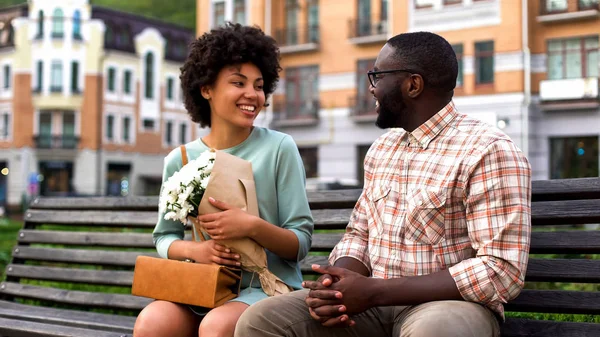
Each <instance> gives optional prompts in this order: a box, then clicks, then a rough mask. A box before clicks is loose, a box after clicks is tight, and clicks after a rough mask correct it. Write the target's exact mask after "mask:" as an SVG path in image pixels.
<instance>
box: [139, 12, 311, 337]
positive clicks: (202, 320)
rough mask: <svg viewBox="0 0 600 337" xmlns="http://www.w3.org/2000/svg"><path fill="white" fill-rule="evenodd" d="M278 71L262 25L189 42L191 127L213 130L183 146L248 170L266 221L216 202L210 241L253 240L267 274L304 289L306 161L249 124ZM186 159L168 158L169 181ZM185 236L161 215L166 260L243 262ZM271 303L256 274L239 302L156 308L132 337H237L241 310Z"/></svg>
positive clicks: (184, 71) (186, 78)
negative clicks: (205, 308)
mask: <svg viewBox="0 0 600 337" xmlns="http://www.w3.org/2000/svg"><path fill="white" fill-rule="evenodd" d="M280 70H281V67H280V65H279V50H278V48H277V46H276V43H275V40H273V39H272V38H271V37H268V36H266V35H265V34H264V33H263V32H262V31H261V30H260V29H258V28H254V27H246V26H241V25H239V24H236V25H233V24H228V25H226V26H224V27H221V28H217V29H213V30H212V31H211V32H210V33H206V34H204V35H202V36H201V37H200V38H199V39H198V40H196V41H195V42H193V43H192V44H191V46H190V53H189V56H188V58H187V60H186V62H185V64H184V66H183V67H182V68H181V77H180V78H181V86H182V88H183V91H184V100H185V106H186V109H187V110H188V112H189V114H190V116H191V117H192V120H193V121H194V122H196V123H199V124H200V125H201V126H202V127H205V126H209V127H210V133H209V134H208V135H206V136H205V137H203V138H201V139H197V140H196V141H193V142H191V143H188V144H186V145H185V147H186V152H187V155H188V158H189V159H190V160H193V159H195V158H197V157H198V156H199V155H200V154H201V153H202V152H204V151H207V150H208V149H209V148H215V149H217V150H222V151H225V152H228V153H230V154H233V155H235V156H238V157H240V158H242V159H245V160H248V161H250V162H251V163H252V169H253V171H254V179H255V183H256V194H257V198H258V206H259V213H260V218H258V217H255V216H252V215H249V214H248V213H246V212H244V211H242V210H240V209H236V208H231V207H230V206H229V205H226V204H224V203H223V202H221V201H219V200H216V201H211V203H213V205H215V206H216V207H218V208H220V209H222V210H223V212H219V213H214V214H208V215H203V216H200V217H199V221H200V223H201V225H202V226H203V227H204V228H205V229H206V231H207V232H208V233H209V234H210V235H211V237H212V238H214V239H237V238H243V237H249V238H252V239H254V240H255V241H256V242H258V243H259V244H260V245H261V246H263V247H265V248H266V251H267V260H268V267H269V269H270V270H271V271H272V272H273V273H274V274H275V275H277V276H278V277H279V278H280V279H282V280H283V281H284V282H285V283H286V284H288V285H289V286H291V287H292V288H294V289H300V288H301V282H302V275H301V273H300V267H299V264H298V261H300V260H302V259H303V258H304V257H305V256H306V254H307V253H308V250H309V248H310V245H311V235H312V230H313V220H312V216H311V213H310V209H309V206H308V200H307V197H306V191H305V185H304V184H305V172H304V166H303V164H302V159H301V158H300V155H299V152H298V148H297V147H296V145H295V143H294V141H293V140H292V138H291V137H290V136H288V135H286V134H283V133H280V132H276V131H271V130H268V129H265V128H259V127H255V126H253V123H254V119H255V118H256V116H257V115H258V114H259V113H260V111H261V109H262V108H263V107H265V102H266V99H267V98H268V96H269V95H271V94H272V93H273V91H274V90H275V87H276V84H277V81H278V79H279V75H278V72H279V71H280ZM181 160H182V158H181V151H180V149H178V148H177V149H175V150H173V151H172V152H171V153H170V154H169V155H168V156H167V157H166V158H165V166H164V172H163V182H164V181H166V180H167V179H168V178H169V177H170V176H171V175H173V173H174V172H176V171H178V170H179V169H180V168H181V166H182V164H181ZM183 236H184V231H183V226H182V225H181V223H179V222H175V221H167V220H164V219H163V214H160V215H159V220H158V223H157V225H156V228H155V229H154V242H155V245H156V247H157V250H158V253H159V255H161V256H162V257H165V258H169V259H176V260H184V259H192V260H194V261H196V262H199V263H217V264H222V265H229V266H237V265H238V263H239V262H238V258H239V256H236V255H235V252H229V251H227V250H226V249H225V248H224V247H223V246H220V245H219V244H217V243H216V242H215V241H213V240H207V241H204V242H192V241H184V240H183ZM250 283H252V284H250ZM266 297H267V295H266V294H265V293H264V292H263V291H262V289H261V288H260V282H259V280H258V277H256V278H252V277H251V274H244V275H243V276H242V291H241V292H240V295H239V296H238V297H237V298H236V299H234V300H231V301H230V302H227V303H225V304H224V305H222V306H220V307H217V308H215V309H212V310H210V311H209V312H208V313H205V312H199V310H198V308H191V307H189V306H186V305H180V304H176V303H171V302H167V301H154V302H152V303H151V304H149V305H148V306H147V307H146V308H145V309H144V310H143V311H142V312H141V313H140V315H139V316H138V318H137V320H136V323H135V328H134V336H136V337H147V336H182V337H183V336H200V337H209V336H220V337H225V336H233V333H234V329H235V324H236V322H237V320H238V318H239V317H240V315H241V314H242V312H243V311H244V310H246V308H248V306H250V305H252V304H253V303H255V302H256V301H259V300H261V299H263V298H266Z"/></svg>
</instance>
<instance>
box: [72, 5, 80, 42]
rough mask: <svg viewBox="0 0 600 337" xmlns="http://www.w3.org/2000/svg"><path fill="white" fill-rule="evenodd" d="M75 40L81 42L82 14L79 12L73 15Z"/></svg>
mask: <svg viewBox="0 0 600 337" xmlns="http://www.w3.org/2000/svg"><path fill="white" fill-rule="evenodd" d="M73 38H74V39H75V40H81V12H79V11H78V10H76V11H75V13H73Z"/></svg>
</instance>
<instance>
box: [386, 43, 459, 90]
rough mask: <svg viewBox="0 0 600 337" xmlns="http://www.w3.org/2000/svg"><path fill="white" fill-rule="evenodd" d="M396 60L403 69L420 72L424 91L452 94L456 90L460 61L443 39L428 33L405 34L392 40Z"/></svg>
mask: <svg viewBox="0 0 600 337" xmlns="http://www.w3.org/2000/svg"><path fill="white" fill-rule="evenodd" d="M387 43H388V44H389V45H390V46H391V47H393V48H394V49H395V52H394V54H393V57H394V58H396V59H397V61H398V62H401V64H402V66H403V67H405V68H408V69H411V70H414V71H415V72H418V73H419V74H420V75H421V76H422V77H423V79H424V80H425V87H426V88H431V89H434V90H438V91H442V92H449V91H452V90H454V88H455V87H456V77H457V76H458V61H457V59H456V53H455V52H454V49H453V48H452V46H451V45H450V43H448V41H446V39H444V38H443V37H441V36H439V35H437V34H434V33H429V32H414V33H403V34H399V35H396V36H394V37H392V38H391V39H389V40H388V41H387Z"/></svg>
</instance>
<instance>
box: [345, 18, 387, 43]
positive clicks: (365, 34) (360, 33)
mask: <svg viewBox="0 0 600 337" xmlns="http://www.w3.org/2000/svg"><path fill="white" fill-rule="evenodd" d="M348 28H349V32H348V38H349V39H350V42H351V43H354V44H369V43H381V42H385V41H387V32H388V23H387V21H385V20H384V21H379V22H373V21H371V20H364V19H350V20H348Z"/></svg>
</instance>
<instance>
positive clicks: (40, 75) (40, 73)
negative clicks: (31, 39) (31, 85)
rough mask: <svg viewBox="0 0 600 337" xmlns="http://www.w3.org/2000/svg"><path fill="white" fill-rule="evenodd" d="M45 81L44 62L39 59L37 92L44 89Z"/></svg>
mask: <svg viewBox="0 0 600 337" xmlns="http://www.w3.org/2000/svg"><path fill="white" fill-rule="evenodd" d="M43 82H44V62H43V61H37V84H36V87H35V90H36V91H37V92H41V91H42V83H43Z"/></svg>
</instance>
